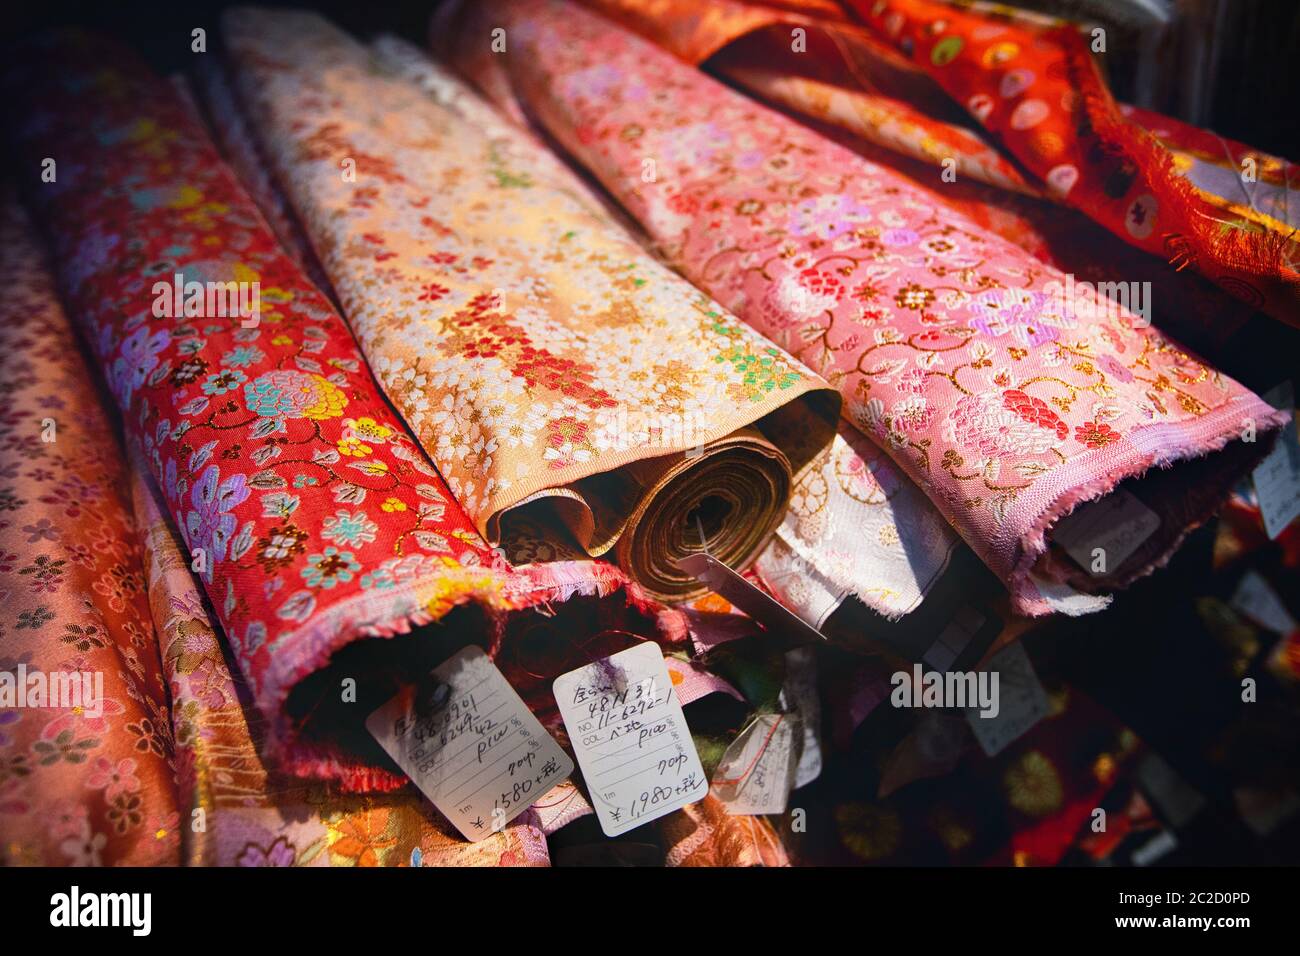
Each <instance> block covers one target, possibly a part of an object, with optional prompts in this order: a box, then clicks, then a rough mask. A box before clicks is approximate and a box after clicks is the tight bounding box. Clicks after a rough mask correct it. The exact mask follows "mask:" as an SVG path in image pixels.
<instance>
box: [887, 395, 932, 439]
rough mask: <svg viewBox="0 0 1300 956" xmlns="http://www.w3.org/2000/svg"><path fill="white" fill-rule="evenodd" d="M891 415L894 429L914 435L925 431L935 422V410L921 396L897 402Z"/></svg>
mask: <svg viewBox="0 0 1300 956" xmlns="http://www.w3.org/2000/svg"><path fill="white" fill-rule="evenodd" d="M890 415H891V416H892V418H893V424H894V428H896V429H898V430H899V431H903V432H909V433H911V434H913V435H915V434H918V433H920V432H923V431H925V430H926V429H927V428H929V427H930V425H931V424H932V423H933V422H934V408H933V407H932V406H931V405H930V403H929V402H927V401H926V400H925V398H924V397H923V396H921V395H914V396H911V397H909V398H905V399H903V400H902V401H901V402H895V403H894V405H893V407H892V408H891V409H890Z"/></svg>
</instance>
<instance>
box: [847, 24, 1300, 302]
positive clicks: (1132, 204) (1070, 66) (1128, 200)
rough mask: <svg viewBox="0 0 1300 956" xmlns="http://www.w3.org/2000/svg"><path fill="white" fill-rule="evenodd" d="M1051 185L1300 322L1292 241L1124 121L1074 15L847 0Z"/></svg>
mask: <svg viewBox="0 0 1300 956" xmlns="http://www.w3.org/2000/svg"><path fill="white" fill-rule="evenodd" d="M848 6H849V8H850V9H851V10H852V11H854V12H855V13H856V14H858V15H859V16H860V17H861V19H862V21H863V23H864V24H865V25H866V27H867V29H869V30H871V31H873V32H874V33H875V35H876V36H877V37H879V38H881V39H883V40H886V41H887V42H891V43H893V44H894V45H895V46H896V48H897V49H898V50H899V51H901V52H903V53H904V54H905V55H906V56H908V58H909V59H911V60H912V62H913V63H914V64H916V65H918V66H920V67H921V68H922V69H924V70H925V71H926V72H927V73H929V75H930V76H931V77H932V78H933V79H934V80H935V82H937V83H938V84H939V85H940V86H942V87H943V88H944V90H946V91H947V92H948V94H949V95H950V96H951V97H952V98H953V99H954V100H955V101H957V102H958V103H960V104H962V105H963V106H964V107H965V108H966V109H967V110H968V111H969V112H970V114H971V115H972V116H974V117H975V119H976V120H978V121H979V123H980V124H981V125H982V126H983V127H984V128H985V129H987V130H988V131H989V132H990V133H991V134H992V135H994V136H996V137H997V139H998V141H999V142H1000V143H1001V144H1002V145H1003V146H1004V147H1005V148H1006V149H1007V150H1008V151H1009V152H1010V153H1011V154H1012V155H1013V156H1015V158H1016V159H1017V160H1019V161H1020V162H1021V163H1022V164H1023V165H1024V167H1025V168H1026V169H1027V170H1029V171H1030V172H1031V173H1033V174H1034V175H1035V176H1036V177H1037V179H1038V181H1039V182H1041V183H1043V184H1044V185H1045V186H1046V188H1047V189H1049V190H1051V191H1052V192H1054V193H1055V194H1056V195H1058V196H1060V197H1062V198H1063V200H1064V201H1065V202H1067V203H1068V204H1069V205H1071V206H1073V207H1074V208H1076V209H1079V210H1081V211H1083V212H1084V213H1086V214H1087V215H1089V216H1091V217H1092V218H1093V219H1095V220H1097V221H1098V222H1100V223H1102V224H1103V225H1104V226H1106V227H1107V228H1108V229H1110V231H1111V232H1113V233H1114V234H1115V235H1117V236H1119V237H1120V238H1121V239H1124V240H1125V241H1126V242H1129V243H1131V244H1132V245H1135V246H1138V247H1139V248H1142V249H1146V250H1147V251H1149V252H1153V253H1156V254H1158V255H1162V256H1164V257H1166V258H1168V259H1169V260H1170V261H1172V262H1175V263H1177V264H1178V265H1180V266H1191V267H1192V268H1194V269H1196V270H1198V271H1199V272H1201V273H1203V274H1204V275H1206V276H1208V277H1209V278H1210V279H1212V280H1213V281H1214V282H1216V283H1218V284H1219V285H1220V286H1222V287H1223V288H1224V289H1226V290H1227V291H1229V292H1231V293H1232V294H1233V295H1235V296H1237V297H1239V298H1241V299H1243V300H1244V301H1246V302H1248V303H1249V304H1251V305H1252V306H1255V307H1256V308H1259V309H1261V310H1262V311H1264V312H1267V313H1268V314H1269V315H1272V316H1273V317H1274V318H1278V319H1281V320H1283V321H1285V322H1289V323H1291V324H1292V325H1300V272H1297V268H1296V267H1297V264H1300V240H1298V239H1297V238H1296V236H1295V229H1294V227H1292V226H1289V225H1286V224H1285V223H1279V222H1277V221H1276V220H1274V219H1273V218H1272V217H1271V216H1268V215H1267V214H1262V213H1260V212H1258V211H1256V210H1253V209H1252V210H1251V211H1250V213H1249V214H1247V215H1233V214H1232V213H1230V212H1229V211H1228V210H1225V208H1224V207H1223V204H1222V202H1216V201H1213V200H1212V199H1210V198H1209V197H1208V196H1207V195H1206V193H1205V192H1203V191H1201V190H1198V189H1197V188H1195V187H1194V186H1192V184H1191V183H1189V182H1188V181H1187V180H1186V179H1184V178H1183V177H1182V176H1181V175H1180V174H1179V173H1178V172H1177V171H1176V162H1175V158H1174V156H1173V154H1171V153H1170V152H1169V150H1168V149H1166V148H1165V147H1164V146H1163V145H1162V144H1161V143H1160V142H1159V141H1158V140H1156V139H1155V138H1154V137H1152V136H1151V135H1150V134H1149V133H1147V132H1146V131H1145V130H1143V129H1142V128H1141V127H1139V126H1138V125H1137V124H1135V123H1132V122H1130V121H1129V120H1128V119H1127V118H1126V117H1125V116H1124V114H1123V112H1122V111H1121V110H1120V108H1119V106H1118V104H1116V102H1115V100H1114V98H1113V97H1112V96H1111V94H1110V90H1109V89H1108V88H1107V85H1106V81H1105V79H1104V78H1103V77H1102V74H1101V71H1100V69H1099V68H1098V66H1097V63H1096V62H1095V61H1094V60H1093V57H1092V54H1091V51H1090V48H1089V44H1090V42H1092V40H1091V37H1090V36H1089V35H1088V34H1085V33H1083V32H1082V31H1080V30H1079V29H1078V28H1077V27H1076V26H1075V25H1074V24H1070V23H1059V22H1058V23H1059V25H1056V26H1035V25H1033V24H1031V23H1030V22H1028V21H1026V20H1023V19H1018V18H1016V17H1013V16H1009V15H1005V14H998V13H994V12H982V11H975V10H965V9H954V8H953V7H952V6H951V5H949V4H945V3H937V2H934V0H849V3H848Z"/></svg>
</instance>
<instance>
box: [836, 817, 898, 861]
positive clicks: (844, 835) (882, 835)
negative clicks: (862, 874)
mask: <svg viewBox="0 0 1300 956" xmlns="http://www.w3.org/2000/svg"><path fill="white" fill-rule="evenodd" d="M835 822H836V823H837V824H838V825H839V830H840V839H841V840H842V841H843V843H844V845H845V846H846V847H848V849H849V850H850V851H852V852H853V854H854V855H855V856H859V857H861V858H862V859H864V860H880V859H884V858H885V857H887V856H889V855H890V854H891V853H893V852H894V851H895V850H897V849H898V845H899V843H901V842H902V839H903V821H902V820H901V819H899V816H898V813H897V812H896V811H894V810H891V809H890V808H889V807H880V806H873V805H871V804H869V803H844V804H841V805H840V806H838V807H836V808H835Z"/></svg>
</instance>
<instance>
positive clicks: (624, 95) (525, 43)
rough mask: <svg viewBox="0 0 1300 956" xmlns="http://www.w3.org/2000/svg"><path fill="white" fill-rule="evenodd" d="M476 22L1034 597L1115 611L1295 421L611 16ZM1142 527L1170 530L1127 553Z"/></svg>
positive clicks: (534, 107) (1033, 610)
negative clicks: (493, 27)
mask: <svg viewBox="0 0 1300 956" xmlns="http://www.w3.org/2000/svg"><path fill="white" fill-rule="evenodd" d="M474 17H475V19H469V20H466V21H465V23H466V24H467V25H466V26H465V27H464V32H463V33H462V34H460V35H459V38H458V43H456V44H455V45H453V49H470V50H473V51H475V53H476V52H477V51H478V49H479V48H481V46H482V44H485V43H488V42H490V40H489V39H486V38H488V37H489V33H490V31H489V30H488V29H487V28H486V23H487V21H488V20H492V21H493V22H494V23H497V24H499V25H501V26H504V28H505V29H506V30H507V33H508V36H509V37H510V38H511V41H510V42H511V45H510V46H509V48H508V52H505V53H502V54H500V55H497V56H493V57H490V58H485V57H482V56H481V55H477V56H476V55H475V53H469V54H467V55H466V57H465V62H466V63H467V64H468V65H469V68H471V69H478V70H484V69H488V70H496V71H500V72H501V73H503V74H504V77H502V76H497V77H495V78H494V79H492V80H491V81H490V82H485V83H483V84H482V85H483V86H484V88H494V89H498V90H500V89H502V88H507V89H510V90H511V91H512V95H513V96H516V97H518V98H519V100H520V102H521V103H522V104H523V106H524V107H525V108H526V109H527V111H528V112H529V113H530V114H531V115H533V116H535V117H536V118H537V121H538V122H539V123H541V124H542V125H543V126H544V127H545V128H546V130H547V131H548V132H549V133H550V134H551V135H552V136H554V137H555V139H556V140H557V141H559V142H560V143H561V144H562V145H563V146H564V147H565V148H566V149H567V150H568V151H569V152H570V154H571V155H572V156H573V157H575V159H576V160H577V161H578V162H580V163H582V164H583V165H584V166H585V167H586V168H587V169H588V170H589V171H590V172H591V173H592V174H593V175H595V176H597V177H598V178H599V179H600V181H601V182H603V183H604V184H605V186H606V187H607V188H608V189H609V191H610V192H611V193H612V194H613V195H614V196H615V197H617V198H618V199H619V201H620V202H622V204H623V205H624V206H625V207H626V208H627V209H628V210H629V211H630V212H631V213H632V214H633V215H634V216H635V217H636V218H637V219H638V221H640V222H641V223H642V225H643V227H644V228H645V229H646V231H647V233H648V234H649V235H650V236H651V237H652V238H653V239H654V241H655V242H656V244H657V247H658V248H659V249H661V250H662V251H663V253H664V255H665V256H666V257H667V258H668V260H669V261H670V262H671V263H672V264H674V265H675V266H676V267H677V268H678V269H679V270H680V271H681V272H682V273H683V274H685V275H687V276H688V277H689V278H691V279H692V280H693V281H694V282H696V284H698V285H699V286H700V287H701V288H703V289H705V290H706V291H707V292H709V293H710V294H711V295H713V296H714V297H716V298H717V299H718V300H719V301H720V302H722V303H723V304H725V305H727V306H729V307H731V308H732V309H733V310H735V311H736V312H737V314H739V315H741V316H742V317H743V318H744V319H745V320H746V321H747V322H749V323H750V324H751V325H753V326H754V327H755V328H756V329H758V330H759V331H760V332H762V333H764V334H766V335H768V336H769V337H771V338H772V339H773V340H774V341H776V342H777V343H778V344H781V345H783V346H785V347H786V348H788V349H790V350H791V351H792V352H793V353H794V354H795V355H797V356H799V357H800V358H802V359H803V360H804V361H805V362H807V363H808V364H809V365H810V366H811V367H812V368H814V369H817V370H819V371H821V373H822V374H824V375H825V376H826V377H827V378H828V379H829V380H830V381H831V382H832V383H834V384H835V385H836V386H837V387H838V388H839V389H840V391H841V393H842V394H843V395H844V397H845V399H846V417H848V418H849V419H850V420H851V421H852V422H853V423H854V424H855V425H857V426H858V427H859V428H861V429H862V431H863V432H864V433H865V434H867V435H868V436H870V437H872V438H873V440H875V441H876V442H877V443H878V444H879V445H880V446H881V447H883V448H885V450H886V451H888V453H889V454H890V455H891V456H892V457H893V458H894V460H895V461H896V462H897V463H898V464H899V465H900V466H901V467H902V469H903V470H904V472H905V473H906V474H908V475H909V476H910V477H912V478H913V479H914V480H915V481H916V482H917V483H918V484H919V485H920V486H921V487H922V488H923V489H924V490H925V491H926V493H927V494H928V495H929V496H930V498H931V499H932V500H933V501H934V502H935V504H936V505H937V506H938V507H939V509H940V510H941V511H942V512H943V514H944V515H945V516H946V517H947V519H948V521H949V522H951V523H952V524H953V526H954V527H955V528H956V529H957V531H958V532H959V533H960V534H961V535H962V537H963V538H964V539H965V540H966V541H967V543H969V544H970V546H971V547H972V548H973V549H974V550H975V551H976V553H977V554H979V555H980V556H981V557H982V558H983V559H984V561H985V563H987V564H988V566H989V567H990V568H991V569H992V570H993V571H994V573H996V574H997V575H998V576H999V577H1001V578H1002V579H1003V580H1004V581H1005V582H1006V583H1007V585H1008V588H1009V589H1010V591H1011V593H1012V597H1013V599H1014V602H1015V606H1016V608H1017V610H1019V611H1020V612H1022V613H1029V614H1044V613H1049V612H1051V611H1053V610H1067V611H1071V612H1076V613H1077V612H1081V611H1086V610H1095V609H1097V608H1099V607H1100V606H1104V600H1103V599H1101V598H1100V596H1098V597H1093V594H1094V592H1105V591H1107V590H1110V589H1114V588H1117V587H1122V586H1124V585H1125V584H1127V583H1128V582H1130V581H1132V580H1133V579H1134V578H1136V577H1139V576H1141V575H1143V574H1146V573H1149V572H1150V571H1152V570H1154V569H1155V568H1156V567H1158V566H1159V565H1160V564H1161V563H1163V562H1164V561H1165V560H1167V558H1168V556H1169V555H1170V554H1171V553H1172V551H1173V549H1174V548H1175V547H1176V546H1177V544H1178V542H1179V541H1180V540H1181V539H1182V537H1183V536H1184V535H1185V534H1186V533H1187V531H1188V529H1189V528H1191V527H1194V526H1195V525H1196V524H1198V523H1200V522H1201V521H1203V520H1204V519H1205V518H1206V517H1207V516H1208V515H1209V514H1210V513H1211V512H1212V511H1213V509H1214V508H1215V507H1216V506H1217V505H1218V504H1219V503H1220V502H1221V501H1222V500H1223V498H1224V497H1225V496H1226V494H1227V493H1228V491H1229V489H1230V488H1231V487H1232V484H1233V483H1234V482H1235V481H1236V480H1237V479H1238V478H1239V477H1240V476H1242V475H1243V474H1245V473H1246V472H1247V471H1248V470H1249V468H1250V467H1251V466H1252V465H1253V463H1255V462H1256V461H1257V460H1258V459H1259V458H1260V457H1261V456H1262V455H1263V454H1264V453H1265V452H1266V451H1267V447H1268V445H1269V443H1270V440H1271V437H1272V436H1271V435H1270V434H1269V432H1270V431H1271V430H1275V429H1276V428H1277V427H1279V426H1280V425H1281V424H1282V422H1283V421H1285V417H1284V416H1282V415H1279V414H1278V413H1276V412H1275V411H1274V410H1273V409H1271V408H1270V407H1269V406H1268V405H1267V404H1266V403H1264V402H1262V401H1261V400H1260V399H1259V398H1258V397H1256V396H1255V395H1253V394H1251V393H1250V392H1249V391H1248V390H1246V389H1245V388H1243V387H1242V386H1241V385H1239V384H1238V383H1237V382H1235V381H1233V380H1232V379H1230V378H1227V377H1226V376H1224V375H1222V374H1221V373H1219V372H1217V371H1216V370H1214V369H1213V368H1211V367H1209V366H1207V365H1206V364H1204V363H1203V362H1201V361H1200V360H1198V359H1196V358H1195V357H1193V356H1192V355H1190V354H1188V353H1187V352H1186V351H1185V350H1183V349H1182V348H1181V347H1179V346H1178V345H1177V344H1175V343H1173V342H1171V341H1169V340H1168V339H1166V338H1164V337H1163V336H1162V335H1160V334H1159V333H1157V332H1156V331H1155V330H1154V329H1152V328H1150V326H1149V324H1147V323H1145V322H1143V321H1142V320H1141V319H1140V318H1139V317H1138V316H1136V315H1134V314H1133V313H1131V312H1130V311H1128V310H1127V309H1125V308H1123V307H1122V306H1120V305H1117V304H1115V303H1113V302H1112V301H1111V300H1109V299H1106V298H1105V297H1104V296H1103V297H1099V296H1098V295H1097V293H1096V290H1095V289H1092V288H1090V287H1088V286H1085V285H1083V284H1078V285H1075V284H1073V283H1072V280H1071V279H1070V278H1069V277H1067V276H1063V275H1061V274H1060V273H1058V272H1056V271H1055V270H1052V269H1051V268H1049V267H1045V266H1044V265H1043V264H1042V263H1040V262H1038V261H1036V260H1034V259H1032V258H1031V257H1029V256H1028V255H1027V254H1026V253H1025V252H1024V251H1023V250H1021V249H1019V248H1017V247H1014V246H1011V245H1010V244H1008V243H1006V242H1004V241H1002V240H1000V239H997V238H996V237H993V236H989V235H987V234H985V233H984V232H983V231H982V230H980V229H978V228H977V227H976V226H974V225H973V224H972V223H970V222H968V221H967V220H965V219H964V218H963V217H961V216H960V215H958V214H956V213H955V212H951V211H949V210H947V209H945V208H942V207H937V206H936V205H935V204H934V203H933V202H932V201H929V200H928V199H927V198H926V197H925V195H924V194H921V193H919V192H917V191H916V190H915V189H913V188H912V187H911V186H910V185H909V184H907V183H906V182H905V181H902V180H900V179H899V178H898V177H897V176H896V175H895V174H893V173H891V172H890V171H889V170H887V169H883V168H881V167H879V166H877V165H874V164H872V163H870V162H867V161H866V160H864V159H861V158H860V157H858V156H855V155H853V154H852V153H850V152H848V151H847V150H845V149H843V148H841V147H839V146H837V145H836V144H834V143H832V142H830V141H828V140H826V139H824V138H822V137H820V136H818V135H817V134H815V133H813V132H811V131H809V130H807V129H805V128H803V127H801V126H799V125H798V124H796V123H794V122H792V121H790V120H788V119H786V118H785V117H782V116H779V115H777V114H774V113H772V112H771V111H769V110H767V109H765V108H763V107H761V106H758V105H756V104H754V103H752V102H751V101H749V100H747V99H745V98H744V97H743V96H740V95H739V94H737V93H734V92H733V91H731V90H729V89H727V88H726V87H724V86H722V85H721V84H719V83H717V82H715V81H713V80H711V79H709V78H708V77H706V76H704V75H702V74H700V73H699V72H698V71H696V70H694V69H692V68H691V67H689V66H687V65H685V64H682V63H680V62H679V61H677V60H675V59H674V58H673V57H671V56H670V55H669V54H667V53H665V52H663V51H662V50H660V49H658V48H656V47H654V46H652V45H650V44H648V43H647V42H645V41H644V40H641V39H640V38H638V37H636V36H634V35H632V34H630V33H628V32H626V31H625V30H622V29H620V28H618V27H616V26H615V25H614V24H612V23H610V22H609V21H607V20H605V19H603V18H602V17H600V16H599V15H596V14H592V13H589V12H587V11H585V10H583V9H581V8H579V7H576V6H574V5H573V4H570V3H564V2H559V0H555V2H546V3H541V4H536V5H533V4H522V3H512V2H499V3H492V4H487V5H480V6H479V7H477V8H476V10H475V11H474ZM647 160H653V161H654V162H655V164H656V166H657V169H658V170H659V174H658V177H657V179H656V180H655V181H653V182H646V181H644V180H643V179H642V178H641V176H640V175H639V171H640V170H641V169H642V168H643V166H644V164H645V162H646V161H647ZM1261 436H1262V439H1263V440H1256V439H1257V438H1260V437H1261ZM1239 438H1241V439H1245V440H1244V441H1236V439H1239ZM1153 465H1159V466H1161V467H1160V468H1155V469H1153V468H1152V467H1151V466H1153ZM1175 465H1176V466H1177V467H1171V466H1175ZM1121 484H1123V489H1122V490H1123V491H1124V492H1125V495H1124V496H1123V497H1122V498H1120V497H1117V498H1114V499H1113V500H1111V501H1110V502H1108V503H1107V507H1108V508H1109V507H1115V506H1118V505H1123V507H1124V508H1127V509H1128V512H1124V511H1121V512H1120V515H1119V517H1117V518H1114V519H1113V520H1112V518H1111V517H1110V514H1109V512H1108V513H1107V515H1106V516H1103V517H1102V518H1100V519H1096V520H1094V519H1095V518H1096V511H1095V510H1093V509H1088V510H1087V513H1084V512H1083V511H1082V510H1081V514H1080V517H1079V518H1078V519H1076V520H1075V521H1074V522H1072V527H1071V528H1070V529H1068V530H1069V531H1070V535H1069V539H1070V541H1071V542H1073V543H1075V544H1078V543H1080V542H1083V543H1084V544H1088V543H1090V542H1089V540H1088V539H1089V538H1097V543H1098V546H1101V543H1102V541H1103V540H1104V541H1105V547H1102V552H1103V554H1102V560H1101V562H1100V563H1098V562H1097V561H1096V560H1093V561H1092V562H1089V563H1082V562H1078V557H1077V556H1078V554H1079V553H1080V549H1079V548H1076V549H1075V557H1074V558H1071V557H1067V556H1066V554H1067V552H1066V551H1065V550H1064V544H1065V543H1066V536H1065V535H1064V534H1063V529H1062V528H1061V527H1057V523H1058V522H1060V521H1061V520H1062V519H1064V518H1066V517H1067V516H1068V515H1070V514H1071V513H1072V512H1074V511H1075V509H1076V508H1077V507H1078V506H1080V505H1082V504H1084V503H1085V502H1090V501H1092V500H1093V499H1098V498H1103V497H1104V496H1108V495H1110V494H1111V493H1112V492H1114V491H1115V490H1116V489H1117V487H1118V486H1120V485H1121ZM1130 499H1131V500H1132V501H1133V502H1136V504H1131V503H1130ZM1132 513H1136V515H1137V517H1136V518H1134V517H1133V514H1132ZM1121 518H1122V519H1123V520H1122V521H1121V520H1120V519H1121ZM1121 526H1122V527H1125V528H1127V527H1130V526H1141V528H1142V530H1143V532H1144V534H1145V536H1144V537H1143V536H1141V535H1135V536H1130V539H1129V540H1128V541H1127V542H1125V545H1124V546H1123V547H1121V546H1120V545H1118V544H1116V543H1114V541H1113V539H1114V537H1115V534H1116V532H1117V530H1119V527H1121ZM1058 538H1059V539H1060V540H1059V542H1058V541H1057V539H1058ZM1135 538H1136V539H1137V540H1134V539H1135ZM1130 545H1131V547H1130ZM1087 550H1088V549H1084V551H1087ZM1108 550H1109V553H1110V555H1111V558H1109V559H1108V558H1107V556H1106V555H1107V551H1108ZM1121 552H1123V553H1121ZM1093 557H1094V559H1095V558H1096V555H1095V554H1094V555H1093ZM1076 562H1078V563H1076Z"/></svg>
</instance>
